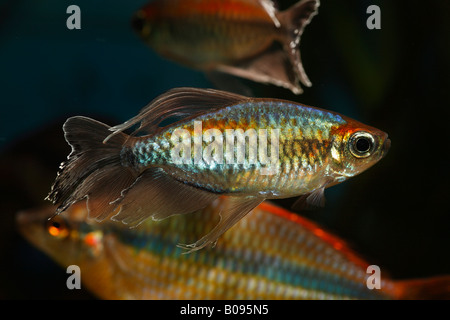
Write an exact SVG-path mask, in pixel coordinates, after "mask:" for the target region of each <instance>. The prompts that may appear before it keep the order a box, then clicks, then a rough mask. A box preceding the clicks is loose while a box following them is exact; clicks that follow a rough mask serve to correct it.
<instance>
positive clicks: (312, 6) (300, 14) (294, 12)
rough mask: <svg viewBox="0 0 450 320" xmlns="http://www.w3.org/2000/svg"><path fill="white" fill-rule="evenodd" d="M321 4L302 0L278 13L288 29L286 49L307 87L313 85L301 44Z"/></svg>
mask: <svg viewBox="0 0 450 320" xmlns="http://www.w3.org/2000/svg"><path fill="white" fill-rule="evenodd" d="M319 5H320V1H319V0H302V1H299V2H298V3H296V4H295V5H293V6H292V7H290V8H289V9H287V10H285V11H282V12H278V13H277V18H278V20H279V21H280V23H281V25H282V26H283V29H285V30H286V31H287V34H286V35H285V37H284V42H285V44H284V46H285V51H286V53H287V54H288V56H289V60H290V62H291V64H292V66H293V67H294V72H295V74H296V77H297V78H298V80H299V81H300V82H301V83H303V84H304V85H305V86H307V87H310V86H311V81H309V78H308V76H307V75H306V73H305V70H304V68H303V64H302V61H301V58H300V48H299V45H300V39H301V36H302V34H303V30H304V29H305V27H306V26H307V25H308V24H309V22H310V21H311V19H312V18H313V17H314V16H315V15H316V14H317V9H318V8H319Z"/></svg>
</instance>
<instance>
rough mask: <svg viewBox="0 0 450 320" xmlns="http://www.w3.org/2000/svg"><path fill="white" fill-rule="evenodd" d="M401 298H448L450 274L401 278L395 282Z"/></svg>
mask: <svg viewBox="0 0 450 320" xmlns="http://www.w3.org/2000/svg"><path fill="white" fill-rule="evenodd" d="M395 286H396V288H397V294H396V298H398V299H402V300H450V276H438V277H433V278H428V279H414V280H403V281H397V282H396V283H395Z"/></svg>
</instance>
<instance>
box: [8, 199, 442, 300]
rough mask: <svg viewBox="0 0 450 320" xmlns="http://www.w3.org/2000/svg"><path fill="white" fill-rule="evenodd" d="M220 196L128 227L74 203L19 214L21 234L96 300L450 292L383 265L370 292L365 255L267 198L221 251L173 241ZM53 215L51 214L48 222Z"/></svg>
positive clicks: (203, 218)
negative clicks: (74, 269)
mask: <svg viewBox="0 0 450 320" xmlns="http://www.w3.org/2000/svg"><path fill="white" fill-rule="evenodd" d="M226 205H229V199H227V198H226V197H222V198H220V199H218V200H216V201H215V202H214V203H213V204H211V205H210V206H208V207H207V208H205V209H202V210H200V211H199V212H196V213H195V214H194V217H193V218H188V217H187V216H186V215H178V216H176V217H174V218H173V219H167V220H164V221H161V222H156V221H153V220H146V221H145V222H144V223H142V224H141V225H139V226H138V227H136V228H133V229H130V228H127V227H126V226H124V225H123V224H117V223H114V222H113V221H104V222H102V223H98V222H96V221H95V220H93V219H88V212H87V209H86V206H84V205H83V204H81V203H77V204H75V205H73V206H72V207H70V208H69V209H68V210H67V211H66V212H64V214H62V215H59V216H53V217H52V214H53V212H54V210H55V208H54V206H52V205H48V206H46V207H43V208H40V209H31V210H26V211H22V212H19V213H18V214H17V216H16V220H17V225H18V229H19V231H20V233H21V234H22V236H23V237H25V238H26V239H27V240H28V241H29V242H30V243H31V244H32V245H34V246H35V247H36V248H38V249H39V250H42V251H43V252H45V253H46V254H47V255H48V256H49V257H51V258H52V259H53V260H54V261H55V262H57V263H58V264H59V265H60V266H61V267H63V268H64V269H67V268H68V266H73V265H75V266H78V267H79V270H80V280H81V283H82V287H83V288H86V289H87V290H89V291H90V292H91V293H93V294H94V295H95V296H96V297H97V298H99V299H134V300H137V299H152V300H162V299H176V300H185V299H188V300H207V299H221V300H251V299H257V300H266V299H267V300H275V299H284V300H288V299H302V300H304V299H314V300H331V299H339V300H344V299H365V300H367V299H439V298H447V299H448V298H449V297H450V295H449V293H450V277H449V276H448V275H447V276H445V275H443V276H435V277H431V278H424V279H411V280H393V279H392V278H390V277H389V275H388V272H387V271H386V270H385V269H384V268H383V267H380V270H381V272H380V279H379V288H378V289H377V287H375V288H372V289H369V286H368V283H371V280H370V279H369V278H370V277H371V276H372V273H371V272H368V270H369V271H370V269H368V268H369V266H373V265H370V264H369V263H368V262H367V261H365V260H364V259H362V258H361V257H360V255H358V254H357V253H356V252H355V251H354V250H353V249H351V247H350V246H349V245H348V244H347V243H346V242H345V241H344V240H342V239H340V238H339V237H337V236H335V235H333V234H331V233H329V232H328V231H326V230H325V229H324V228H322V227H321V226H320V225H318V224H317V223H315V222H312V221H310V220H308V219H306V218H303V217H301V216H299V215H298V214H295V213H293V212H290V211H288V210H286V209H284V208H281V207H279V206H277V205H274V204H272V203H270V202H263V203H262V204H260V205H259V206H258V207H257V208H256V209H255V210H254V213H253V214H252V215H248V216H246V217H244V218H243V219H242V220H241V221H240V222H239V223H238V224H236V225H235V226H234V227H233V228H232V229H230V230H229V232H227V233H226V234H225V235H224V237H223V238H221V239H220V241H218V242H217V244H216V246H215V247H214V248H205V250H200V251H196V252H193V253H191V254H189V255H186V254H184V251H183V250H182V249H181V248H179V247H177V246H176V243H178V242H179V241H184V242H188V241H192V239H195V238H196V237H197V236H198V235H199V234H202V233H204V232H205V231H206V230H207V229H209V228H211V227H212V226H213V225H214V224H215V223H216V222H217V221H216V220H217V213H218V212H219V211H220V210H221V207H223V206H226ZM49 217H52V218H51V219H50V220H49V219H48V218H49Z"/></svg>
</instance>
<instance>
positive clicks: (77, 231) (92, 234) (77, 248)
mask: <svg viewBox="0 0 450 320" xmlns="http://www.w3.org/2000/svg"><path fill="white" fill-rule="evenodd" d="M55 210H56V208H55V207H54V206H47V207H44V208H41V209H35V210H27V211H21V212H19V213H18V214H17V216H16V221H17V225H18V229H19V232H20V233H21V234H22V236H23V237H24V238H26V239H27V240H28V241H29V242H30V243H31V244H32V245H34V246H35V247H37V248H38V249H40V250H41V251H43V252H44V253H46V254H47V255H48V256H50V257H51V258H52V259H53V260H54V261H56V262H57V263H58V264H60V265H62V266H65V267H67V266H69V265H72V264H75V265H82V264H85V262H86V261H89V260H93V259H92V258H95V257H96V256H98V255H99V254H100V253H101V251H102V239H101V238H102V233H101V230H100V229H98V228H95V227H93V226H91V225H90V224H88V223H86V220H85V219H86V216H87V209H86V205H85V203H82V204H81V203H80V204H75V205H72V206H71V207H70V208H69V209H67V210H66V211H65V212H63V213H61V214H59V215H54V213H55Z"/></svg>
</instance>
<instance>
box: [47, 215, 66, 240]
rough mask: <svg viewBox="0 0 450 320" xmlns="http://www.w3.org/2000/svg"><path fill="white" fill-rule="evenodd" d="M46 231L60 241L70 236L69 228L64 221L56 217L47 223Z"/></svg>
mask: <svg viewBox="0 0 450 320" xmlns="http://www.w3.org/2000/svg"><path fill="white" fill-rule="evenodd" d="M45 229H46V230H47V232H48V233H49V234H50V235H51V236H52V237H56V238H59V239H63V238H66V237H67V236H68V235H69V228H68V226H67V223H66V222H65V221H64V219H62V218H60V217H58V216H56V217H54V218H52V219H51V220H47V221H46V223H45Z"/></svg>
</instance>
